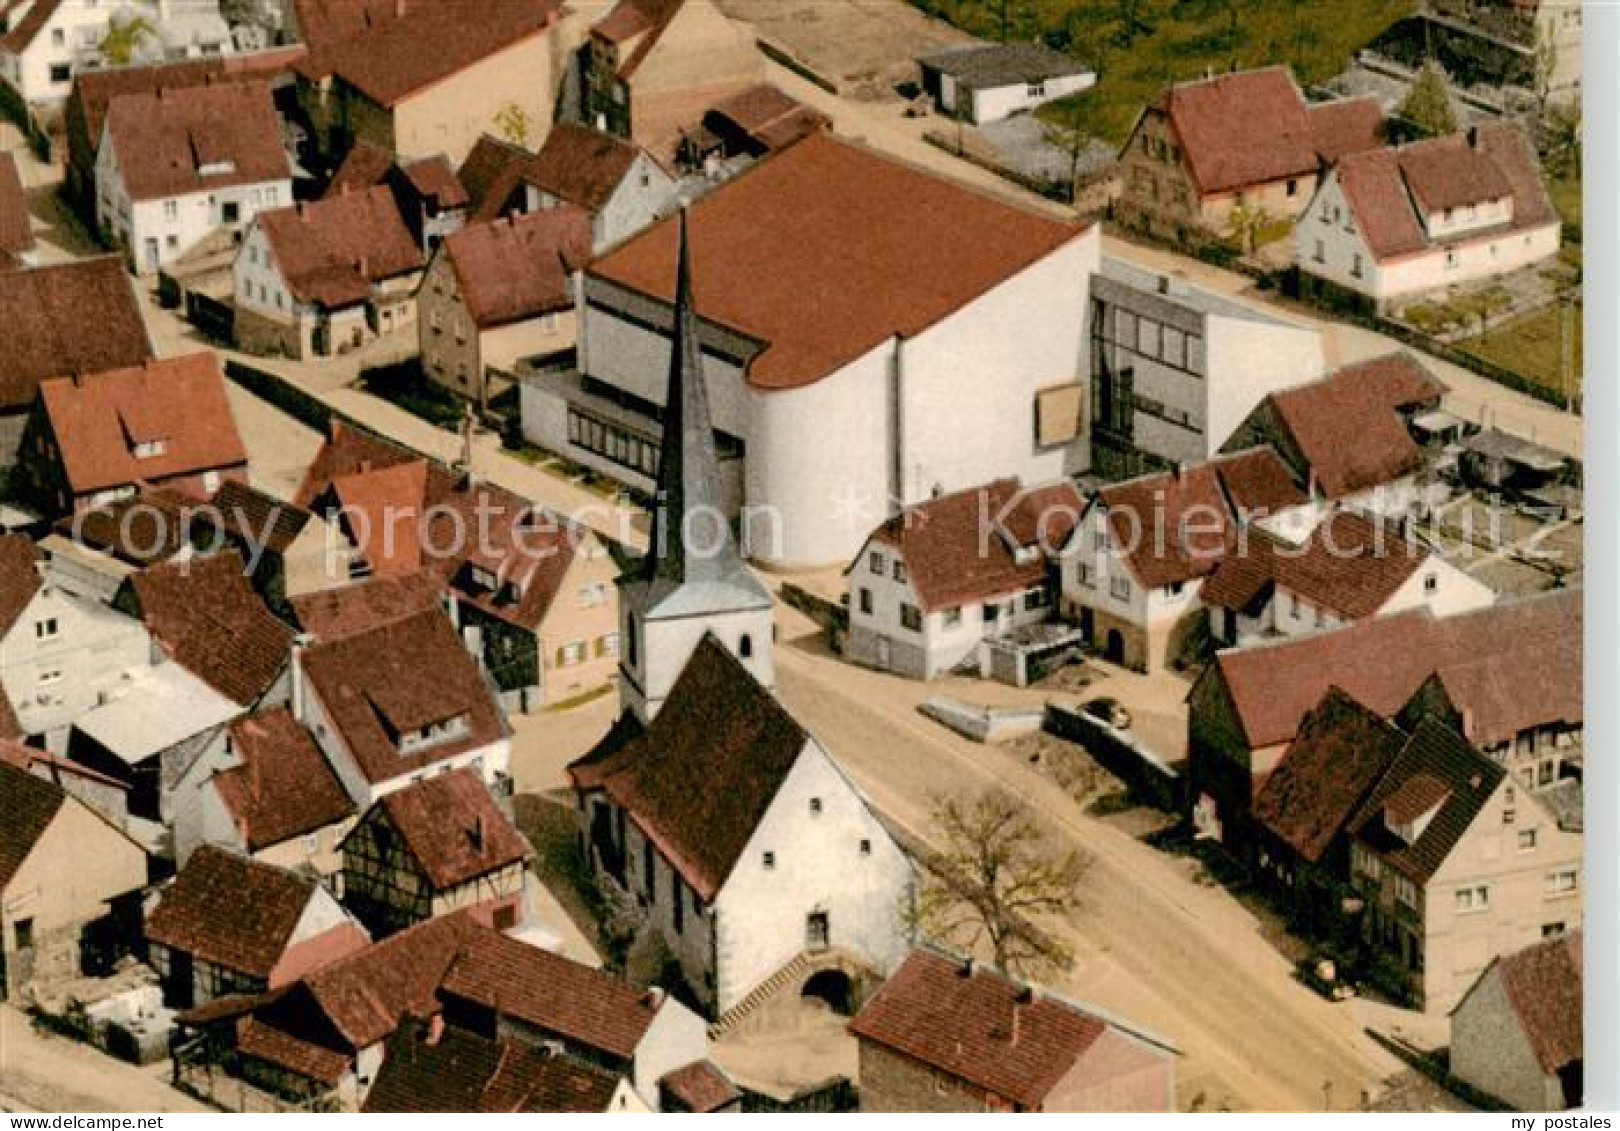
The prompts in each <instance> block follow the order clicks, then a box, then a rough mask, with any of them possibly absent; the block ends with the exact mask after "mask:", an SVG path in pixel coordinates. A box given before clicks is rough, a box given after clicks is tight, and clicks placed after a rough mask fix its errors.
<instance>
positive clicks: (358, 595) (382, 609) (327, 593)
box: [292, 570, 444, 640]
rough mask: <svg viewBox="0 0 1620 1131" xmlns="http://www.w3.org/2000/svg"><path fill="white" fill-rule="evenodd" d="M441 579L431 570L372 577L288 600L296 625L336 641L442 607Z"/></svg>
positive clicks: (313, 634)
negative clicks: (357, 582)
mask: <svg viewBox="0 0 1620 1131" xmlns="http://www.w3.org/2000/svg"><path fill="white" fill-rule="evenodd" d="M443 590H444V579H443V578H441V577H440V576H438V575H437V574H436V573H434V572H433V571H432V570H419V571H417V572H416V573H411V574H405V575H403V576H400V577H373V578H370V579H368V580H366V581H362V582H360V583H359V584H357V585H343V586H339V587H338V588H336V589H321V590H318V591H317V592H314V593H304V594H300V595H299V596H297V597H294V598H293V599H292V606H293V614H294V616H296V617H297V619H298V625H299V627H300V628H302V629H303V630H304V631H305V632H307V633H309V634H310V635H311V636H313V637H315V639H317V640H337V639H340V638H342V637H345V636H353V635H354V634H355V633H357V632H366V631H368V630H370V629H373V628H376V627H377V626H378V625H383V624H387V623H388V622H390V621H396V620H404V619H406V618H407V617H413V616H415V615H416V614H418V613H422V612H426V611H428V610H429V609H437V608H443V607H444V605H443V602H442V600H441V597H440V594H441V593H442V592H443Z"/></svg>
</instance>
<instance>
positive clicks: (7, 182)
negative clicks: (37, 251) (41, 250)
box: [0, 153, 34, 270]
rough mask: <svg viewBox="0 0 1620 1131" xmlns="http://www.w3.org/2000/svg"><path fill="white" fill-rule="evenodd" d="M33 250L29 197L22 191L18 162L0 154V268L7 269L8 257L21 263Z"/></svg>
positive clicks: (14, 261)
mask: <svg viewBox="0 0 1620 1131" xmlns="http://www.w3.org/2000/svg"><path fill="white" fill-rule="evenodd" d="M32 250H34V228H33V224H32V222H31V221H30V220H29V218H28V196H27V194H26V193H24V192H23V185H22V177H21V176H20V175H19V174H18V172H17V162H16V161H15V160H14V159H13V158H12V156H11V154H9V153H0V270H5V269H6V264H7V257H8V256H10V257H12V258H11V262H13V263H14V264H15V263H20V262H21V260H22V257H23V255H24V254H26V253H27V252H30V251H32Z"/></svg>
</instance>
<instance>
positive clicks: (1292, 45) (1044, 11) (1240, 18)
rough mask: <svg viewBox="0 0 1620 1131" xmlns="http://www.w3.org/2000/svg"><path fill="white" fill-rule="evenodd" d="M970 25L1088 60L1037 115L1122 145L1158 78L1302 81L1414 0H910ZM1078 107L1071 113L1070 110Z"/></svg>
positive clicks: (1327, 69)
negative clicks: (1286, 67)
mask: <svg viewBox="0 0 1620 1131" xmlns="http://www.w3.org/2000/svg"><path fill="white" fill-rule="evenodd" d="M911 3H913V4H915V5H916V6H917V7H919V8H921V9H923V10H924V11H926V12H928V13H930V14H932V15H936V16H939V17H941V18H943V19H945V20H948V21H950V22H951V23H953V24H955V25H957V26H958V27H960V28H962V29H964V30H966V31H968V32H971V33H972V34H974V35H979V36H983V37H984V38H986V39H998V38H1000V37H1001V32H1002V24H1003V12H1005V19H1006V34H1007V39H1008V40H1018V39H1025V40H1027V39H1032V38H1035V37H1040V38H1043V39H1045V40H1046V41H1047V42H1048V43H1051V44H1052V45H1053V46H1056V47H1059V48H1061V49H1063V50H1067V51H1069V52H1070V53H1071V54H1073V55H1074V56H1075V57H1076V58H1079V59H1081V60H1084V61H1085V62H1087V63H1090V64H1092V65H1093V66H1095V67H1096V68H1097V73H1098V76H1099V81H1098V83H1097V85H1096V86H1095V87H1093V88H1092V89H1091V90H1088V91H1085V92H1084V93H1082V94H1079V95H1075V96H1073V97H1072V98H1069V99H1064V100H1062V101H1059V102H1055V103H1051V104H1050V105H1048V106H1046V107H1043V108H1042V110H1041V111H1040V113H1041V115H1042V116H1043V117H1046V118H1049V119H1050V120H1052V121H1055V122H1062V123H1064V124H1065V125H1078V126H1080V128H1082V129H1084V130H1085V131H1086V132H1088V133H1090V134H1093V135H1095V136H1097V137H1100V138H1102V139H1103V140H1104V141H1106V142H1108V143H1109V144H1111V145H1116V146H1117V145H1121V144H1123V143H1124V141H1125V136H1126V134H1128V133H1129V132H1130V128H1131V125H1132V124H1133V123H1134V122H1135V121H1136V115H1137V113H1138V112H1139V111H1140V110H1141V109H1142V107H1143V106H1144V105H1146V104H1147V103H1148V102H1149V101H1151V100H1152V99H1153V97H1154V96H1155V95H1156V94H1157V93H1158V92H1159V91H1160V90H1162V89H1163V88H1164V87H1165V86H1166V85H1167V84H1169V83H1171V82H1174V81H1186V80H1189V79H1196V78H1201V77H1203V75H1204V73H1205V71H1206V69H1211V70H1215V71H1225V70H1228V69H1230V68H1231V66H1232V65H1233V64H1234V63H1235V64H1236V65H1237V66H1238V67H1240V68H1242V67H1257V66H1263V65H1266V64H1269V63H1284V62H1286V63H1289V64H1291V65H1292V66H1293V68H1294V74H1295V76H1296V77H1297V78H1298V79H1299V81H1300V82H1301V84H1303V85H1306V86H1309V85H1310V84H1312V83H1319V82H1321V81H1323V80H1324V79H1327V78H1329V77H1331V76H1332V75H1335V74H1338V73H1339V72H1340V71H1341V70H1343V69H1344V68H1345V66H1346V65H1347V64H1348V63H1349V61H1350V58H1351V56H1352V55H1353V54H1354V53H1355V52H1356V50H1357V49H1359V48H1361V47H1363V46H1365V45H1366V44H1367V42H1368V41H1369V40H1371V39H1373V38H1374V37H1375V36H1377V35H1378V33H1380V32H1381V31H1383V30H1384V29H1385V28H1387V27H1389V26H1390V25H1391V24H1393V23H1395V22H1396V21H1397V20H1399V19H1401V18H1402V17H1403V16H1407V15H1410V14H1411V13H1412V12H1413V11H1414V10H1415V9H1416V7H1417V4H1416V2H1415V0H1340V2H1339V3H1336V4H1334V5H1332V6H1331V7H1329V6H1325V5H1321V4H1302V3H1298V2H1297V0H911ZM1077 115H1078V117H1077Z"/></svg>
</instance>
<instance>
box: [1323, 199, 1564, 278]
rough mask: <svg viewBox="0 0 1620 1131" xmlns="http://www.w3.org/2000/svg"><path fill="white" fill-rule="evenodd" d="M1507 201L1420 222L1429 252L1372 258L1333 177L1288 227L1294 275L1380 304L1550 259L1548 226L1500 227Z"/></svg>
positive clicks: (1552, 235) (1555, 235)
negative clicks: (1302, 274) (1292, 243)
mask: <svg viewBox="0 0 1620 1131" xmlns="http://www.w3.org/2000/svg"><path fill="white" fill-rule="evenodd" d="M1511 216H1512V201H1511V200H1503V201H1490V202H1484V203H1482V204H1480V205H1478V206H1470V207H1469V208H1466V209H1462V208H1459V209H1455V210H1454V211H1453V214H1452V216H1451V217H1450V218H1449V219H1448V218H1447V217H1445V216H1444V215H1440V214H1437V215H1433V216H1429V217H1426V218H1425V220H1426V224H1427V227H1428V234H1429V238H1430V241H1431V242H1430V244H1429V246H1427V247H1425V248H1423V249H1421V250H1419V251H1414V252H1409V253H1406V254H1403V255H1397V256H1391V257H1388V258H1386V259H1382V260H1381V259H1379V258H1378V257H1377V256H1376V255H1374V254H1373V252H1372V250H1371V248H1369V247H1368V246H1367V242H1366V238H1365V236H1364V235H1363V234H1362V232H1361V231H1360V229H1359V227H1358V226H1357V225H1356V223H1355V221H1354V219H1353V218H1352V216H1351V214H1350V208H1349V205H1348V203H1347V201H1346V200H1345V195H1344V190H1343V189H1342V188H1341V187H1340V185H1339V180H1338V175H1337V173H1336V172H1330V173H1329V174H1328V175H1327V176H1326V177H1325V178H1324V179H1323V181H1322V185H1321V187H1320V188H1319V189H1318V190H1317V192H1316V196H1315V197H1314V198H1313V199H1312V200H1311V203H1310V206H1309V207H1307V208H1306V210H1305V214H1304V215H1303V216H1302V217H1300V220H1299V223H1298V224H1297V225H1296V226H1295V228H1294V241H1295V248H1294V250H1295V257H1296V261H1297V262H1298V263H1299V267H1300V270H1301V271H1303V272H1305V273H1306V274H1308V275H1312V276H1315V277H1316V278H1319V279H1324V280H1326V281H1328V282H1330V283H1333V284H1335V285H1337V286H1340V287H1343V288H1345V289H1347V290H1350V291H1354V292H1355V293H1357V294H1361V295H1365V296H1366V297H1368V298H1370V299H1372V300H1374V301H1375V302H1377V303H1379V304H1380V305H1383V304H1387V303H1390V302H1394V301H1398V300H1401V299H1406V298H1413V297H1415V296H1418V295H1421V294H1424V293H1425V292H1429V291H1435V290H1440V289H1443V288H1445V287H1451V286H1459V285H1466V284H1471V283H1478V282H1481V281H1483V280H1487V279H1492V278H1495V277H1497V276H1500V275H1505V274H1507V273H1509V272H1511V271H1517V270H1519V269H1521V268H1524V267H1529V266H1532V265H1534V264H1537V263H1540V262H1542V261H1544V260H1547V259H1550V258H1552V257H1553V256H1556V255H1557V254H1558V246H1559V238H1560V233H1559V225H1558V222H1557V221H1556V219H1555V220H1554V221H1553V222H1551V223H1548V224H1545V225H1542V226H1541V227H1538V228H1530V229H1522V228H1512V227H1507V228H1504V227H1503V226H1502V225H1504V224H1506V223H1508V221H1509V220H1510V219H1511Z"/></svg>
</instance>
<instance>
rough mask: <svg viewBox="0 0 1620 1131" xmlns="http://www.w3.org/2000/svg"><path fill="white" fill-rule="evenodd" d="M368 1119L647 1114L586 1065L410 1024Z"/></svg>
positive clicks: (381, 1078)
mask: <svg viewBox="0 0 1620 1131" xmlns="http://www.w3.org/2000/svg"><path fill="white" fill-rule="evenodd" d="M360 1110H361V1111H362V1112H364V1113H365V1114H367V1115H378V1114H400V1115H406V1114H417V1113H420V1112H430V1111H431V1112H440V1111H442V1112H446V1113H449V1112H461V1113H474V1114H479V1115H519V1114H522V1115H528V1114H541V1113H548V1112H581V1113H585V1114H597V1115H600V1114H604V1113H608V1112H644V1111H646V1110H647V1107H646V1105H645V1104H643V1103H642V1102H641V1100H640V1098H639V1097H638V1096H637V1095H636V1094H635V1092H634V1091H632V1090H631V1088H630V1084H629V1082H628V1081H626V1080H625V1079H624V1077H623V1076H620V1075H618V1074H617V1073H614V1072H611V1071H609V1070H607V1069H605V1068H602V1067H600V1066H598V1065H596V1064H594V1063H592V1062H590V1061H588V1060H583V1059H579V1058H576V1057H571V1056H558V1055H557V1054H556V1053H555V1052H553V1051H551V1050H549V1049H544V1048H539V1047H536V1046H533V1045H527V1044H524V1043H523V1042H521V1041H514V1040H510V1039H501V1038H497V1039H494V1040H491V1039H489V1038H486V1037H481V1036H479V1035H478V1034H476V1033H472V1032H468V1031H467V1030H465V1029H457V1028H455V1027H453V1026H447V1025H445V1024H443V1022H442V1021H440V1022H437V1023H436V1022H433V1021H429V1022H426V1023H418V1022H414V1021H413V1022H409V1023H407V1024H405V1025H402V1026H400V1027H399V1029H398V1030H397V1031H396V1032H395V1033H394V1035H393V1036H392V1037H391V1038H389V1040H388V1045H387V1048H386V1050H385V1051H384V1054H383V1062H382V1069H381V1070H380V1071H379V1072H378V1073H377V1079H376V1080H375V1081H374V1082H373V1083H372V1086H371V1091H370V1092H369V1093H367V1095H366V1102H365V1104H364V1105H363V1106H362V1107H361V1109H360Z"/></svg>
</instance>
